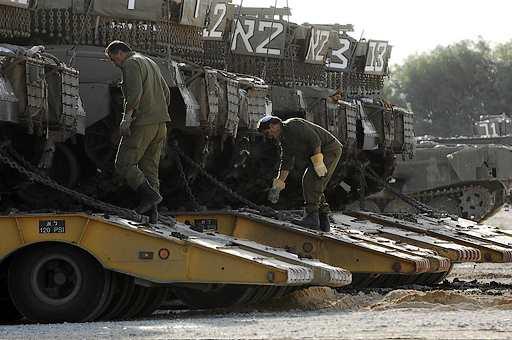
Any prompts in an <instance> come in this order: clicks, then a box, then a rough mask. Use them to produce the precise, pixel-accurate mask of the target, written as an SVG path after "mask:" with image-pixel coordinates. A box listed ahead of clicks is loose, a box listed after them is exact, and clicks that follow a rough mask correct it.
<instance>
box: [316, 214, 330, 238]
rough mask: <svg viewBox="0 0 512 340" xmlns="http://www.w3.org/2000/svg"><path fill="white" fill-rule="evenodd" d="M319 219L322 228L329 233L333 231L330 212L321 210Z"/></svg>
mask: <svg viewBox="0 0 512 340" xmlns="http://www.w3.org/2000/svg"><path fill="white" fill-rule="evenodd" d="M318 219H319V221H320V230H321V231H323V232H326V233H328V232H329V231H331V222H330V220H329V214H328V213H325V212H321V213H319V214H318Z"/></svg>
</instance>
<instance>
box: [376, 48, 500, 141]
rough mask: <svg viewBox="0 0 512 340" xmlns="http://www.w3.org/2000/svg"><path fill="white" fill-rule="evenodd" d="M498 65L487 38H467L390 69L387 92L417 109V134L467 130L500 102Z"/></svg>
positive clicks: (448, 134) (444, 134)
mask: <svg viewBox="0 0 512 340" xmlns="http://www.w3.org/2000/svg"><path fill="white" fill-rule="evenodd" d="M503 53H505V52H503ZM497 70H498V66H497V63H496V61H495V58H494V53H493V51H492V50H491V48H490V46H489V44H488V43H487V42H485V41H483V40H479V41H468V40H465V41H461V42H458V43H456V44H453V45H449V46H446V47H437V48H436V49H434V50H433V51H432V52H430V53H424V54H420V55H413V56H410V57H409V58H408V59H407V60H406V61H405V62H404V64H403V65H400V66H395V67H394V68H393V69H392V74H391V77H390V79H389V81H388V82H387V86H388V88H386V92H385V93H386V94H389V95H391V99H392V100H393V99H396V98H398V99H399V100H400V102H399V104H402V105H403V102H405V103H406V105H407V106H406V107H408V108H409V109H411V110H412V111H413V112H414V113H415V114H416V134H417V135H422V134H433V135H438V136H454V135H469V134H471V133H472V125H473V122H474V121H476V120H478V118H479V116H480V115H481V114H485V113H494V112H495V111H494V110H496V108H497V105H496V100H495V98H496V96H497V95H498V92H497V89H496V74H497ZM507 81H508V80H505V79H504V80H503V82H504V83H505V82H507ZM504 86H505V85H504Z"/></svg>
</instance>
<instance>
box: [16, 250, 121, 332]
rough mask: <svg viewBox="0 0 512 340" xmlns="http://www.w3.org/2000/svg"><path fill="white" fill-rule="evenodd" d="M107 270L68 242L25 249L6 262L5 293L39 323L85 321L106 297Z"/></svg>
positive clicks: (31, 318) (100, 306)
mask: <svg viewBox="0 0 512 340" xmlns="http://www.w3.org/2000/svg"><path fill="white" fill-rule="evenodd" d="M110 279H111V276H110V273H109V272H108V271H105V270H104V269H103V267H102V266H101V265H100V264H99V263H98V262H97V261H96V260H95V259H94V258H93V257H92V256H91V255H89V254H87V253H86V252H84V251H82V250H80V249H78V248H73V247H71V246H68V245H63V244H52V245H46V246H40V247H37V248H32V249H28V250H26V251H24V252H22V253H20V254H18V256H16V257H15V258H14V259H13V261H12V262H11V264H10V266H9V279H8V282H9V293H10V295H11V298H12V300H13V302H14V305H15V306H16V308H17V309H18V310H19V311H20V312H21V314H23V315H24V316H25V317H26V318H28V319H30V320H32V321H35V322H41V323H49V322H86V321H91V320H93V319H94V318H95V317H96V316H97V315H98V313H100V312H101V309H102V308H103V306H104V304H105V303H106V302H107V299H108V293H109V292H108V288H109V287H110Z"/></svg>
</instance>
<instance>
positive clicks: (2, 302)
mask: <svg viewBox="0 0 512 340" xmlns="http://www.w3.org/2000/svg"><path fill="white" fill-rule="evenodd" d="M22 318H23V315H21V314H20V312H18V310H17V309H16V307H14V304H13V303H12V300H11V297H10V296H9V289H8V288H7V279H6V278H5V277H0V324H2V323H5V322H12V321H18V320H21V319H22Z"/></svg>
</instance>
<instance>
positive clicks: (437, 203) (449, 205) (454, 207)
mask: <svg viewBox="0 0 512 340" xmlns="http://www.w3.org/2000/svg"><path fill="white" fill-rule="evenodd" d="M426 204H427V205H429V206H431V207H432V208H434V209H438V210H441V211H444V212H447V213H449V214H453V215H459V214H460V211H459V202H458V201H457V199H455V198H452V197H449V196H440V197H436V198H433V199H432V200H430V201H428V202H427V203H426Z"/></svg>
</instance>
